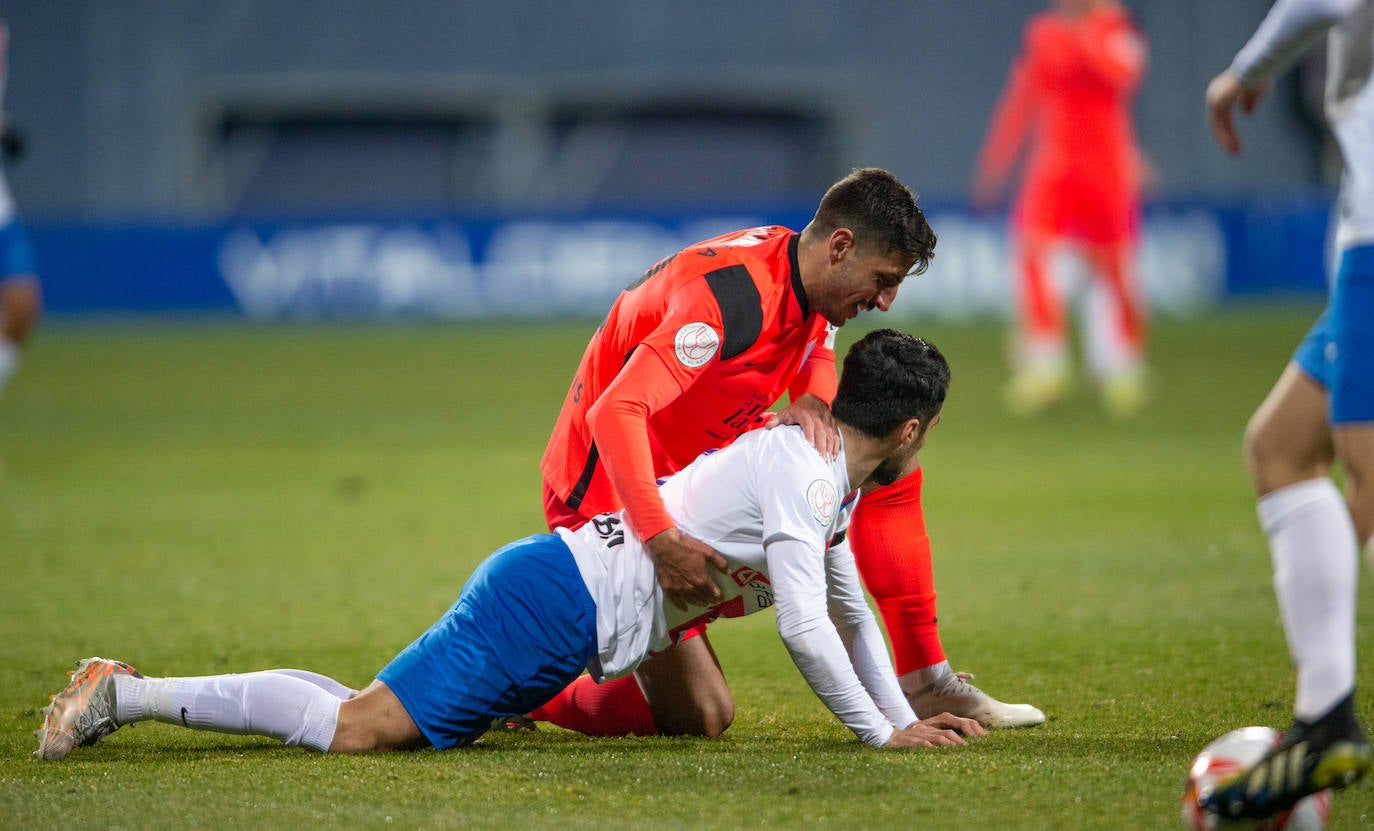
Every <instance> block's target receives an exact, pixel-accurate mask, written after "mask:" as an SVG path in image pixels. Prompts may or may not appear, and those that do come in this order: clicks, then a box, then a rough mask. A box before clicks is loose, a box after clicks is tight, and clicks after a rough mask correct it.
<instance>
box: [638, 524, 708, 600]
mask: <svg viewBox="0 0 1374 831" xmlns="http://www.w3.org/2000/svg"><path fill="white" fill-rule="evenodd" d="M645 547H646V548H648V550H649V557H650V559H652V560H653V561H654V573H655V574H656V575H657V576H658V584H659V586H661V587H662V588H663V596H664V597H665V598H667V599H668V602H670V603H672V604H673V605H674V606H676V607H678V608H679V609H686V608H687V607H688V606H702V607H706V606H710V605H712V604H714V603H716V602H717V601H718V600H720V588H719V587H718V586H717V585H716V584H715V582H714V581H712V580H711V574H710V572H709V571H708V570H707V565H708V564H710V565H712V566H715V568H716V569H717V570H719V571H725V565H726V564H725V558H724V557H722V556H721V555H720V552H718V551H716V550H715V549H714V548H712V547H711V546H709V545H707V544H706V543H704V542H702V541H701V540H698V539H695V538H693V537H689V536H687V535H686V534H684V533H682V532H681V531H679V530H678V529H677V528H669V529H668V530H667V531H663V532H661V533H658V534H655V535H654V536H652V537H650V538H649V539H648V541H647V542H646V545H645Z"/></svg>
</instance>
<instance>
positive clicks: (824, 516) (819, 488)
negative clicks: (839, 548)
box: [806, 479, 840, 525]
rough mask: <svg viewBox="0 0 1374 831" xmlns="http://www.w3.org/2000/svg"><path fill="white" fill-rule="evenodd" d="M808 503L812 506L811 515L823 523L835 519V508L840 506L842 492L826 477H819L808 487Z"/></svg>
mask: <svg viewBox="0 0 1374 831" xmlns="http://www.w3.org/2000/svg"><path fill="white" fill-rule="evenodd" d="M806 504H807V505H809V506H810V507H811V516H813V517H815V518H816V521H817V522H819V523H820V524H821V525H829V524H830V523H831V522H834V521H835V509H836V508H838V507H839V506H840V494H839V492H838V491H836V490H835V486H834V485H833V484H832V483H830V482H828V481H827V480H825V479H817V480H816V481H814V482H812V483H811V484H810V485H808V486H807V488H806Z"/></svg>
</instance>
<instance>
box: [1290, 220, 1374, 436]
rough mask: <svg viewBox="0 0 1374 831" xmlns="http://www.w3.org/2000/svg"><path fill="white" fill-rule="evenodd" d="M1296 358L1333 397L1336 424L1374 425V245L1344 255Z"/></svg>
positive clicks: (1299, 364)
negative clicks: (1327, 299)
mask: <svg viewBox="0 0 1374 831" xmlns="http://www.w3.org/2000/svg"><path fill="white" fill-rule="evenodd" d="M1293 360H1294V361H1296V362H1297V364H1298V366H1300V367H1302V369H1303V371H1304V372H1306V373H1307V374H1308V375H1311V376H1312V378H1313V379H1315V380H1316V381H1317V383H1319V384H1321V385H1322V386H1324V387H1326V390H1327V393H1328V394H1329V395H1330V396H1331V413H1330V418H1331V423H1332V424H1348V423H1352V422H1360V421H1374V245H1364V246H1360V247H1358V248H1351V249H1348V250H1347V251H1346V252H1345V253H1344V254H1343V255H1342V256H1341V263H1340V269H1339V270H1338V271H1337V272H1336V286H1335V288H1334V289H1333V290H1332V292H1331V301H1330V302H1329V303H1327V306H1326V311H1324V312H1322V316H1321V317H1320V318H1318V319H1317V322H1316V323H1315V324H1314V325H1313V326H1312V329H1311V331H1309V332H1308V333H1307V337H1305V338H1303V341H1302V343H1301V344H1299V346H1298V349H1297V351H1296V352H1294V353H1293Z"/></svg>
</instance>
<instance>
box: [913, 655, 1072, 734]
mask: <svg viewBox="0 0 1374 831" xmlns="http://www.w3.org/2000/svg"><path fill="white" fill-rule="evenodd" d="M972 679H973V676H972V675H970V674H969V673H967V672H954V671H953V670H951V669H950V668H949V662H948V661H943V662H941V663H938V664H935V665H933V666H928V667H925V668H924V669H918V670H916V671H914V672H908V673H907V674H906V675H903V676H901V677H900V678H898V679H897V680H898V681H899V682H901V685H902V691H903V692H904V693H906V700H907V701H908V702H909V703H910V704H911V709H913V710H915V711H916V715H917V716H919V717H920V718H929V717H930V716H936V715H939V714H940V713H950V714H951V715H956V716H960V717H961V718H971V719H973V720H974V721H976V722H978V723H979V724H981V725H983V726H984V727H986V728H988V729H990V730H992V729H1005V728H1010V727H1034V726H1035V725H1037V724H1044V723H1045V714H1044V713H1042V712H1041V711H1040V709H1039V708H1038V707H1033V706H1031V705H1030V704H1006V703H1003V702H1001V701H998V700H997V699H995V698H993V697H992V696H990V695H988V694H987V693H985V692H983V691H982V690H980V689H978V688H977V687H975V686H973V685H972V684H970V683H969V681H970V680H972Z"/></svg>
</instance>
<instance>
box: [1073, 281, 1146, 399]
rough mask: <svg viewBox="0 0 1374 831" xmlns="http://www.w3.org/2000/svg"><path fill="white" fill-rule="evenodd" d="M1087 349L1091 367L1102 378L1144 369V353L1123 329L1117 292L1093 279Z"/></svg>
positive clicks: (1086, 304)
mask: <svg viewBox="0 0 1374 831" xmlns="http://www.w3.org/2000/svg"><path fill="white" fill-rule="evenodd" d="M1082 318H1083V352H1084V362H1085V363H1086V364H1087V366H1088V371H1089V372H1090V373H1091V374H1092V376H1093V378H1094V379H1096V380H1097V381H1098V382H1102V381H1105V380H1107V379H1110V378H1114V377H1116V376H1118V375H1124V374H1126V373H1130V372H1138V371H1139V370H1140V355H1138V354H1137V353H1136V350H1135V349H1134V348H1133V347H1132V346H1131V345H1130V343H1128V342H1127V339H1126V333H1125V332H1123V331H1122V329H1121V314H1120V312H1119V309H1118V306H1117V301H1116V292H1114V291H1112V289H1110V288H1108V287H1107V286H1105V285H1103V283H1102V281H1101V280H1093V281H1091V282H1090V283H1089V285H1088V296H1087V297H1086V298H1085V299H1084V301H1083V313H1082Z"/></svg>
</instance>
